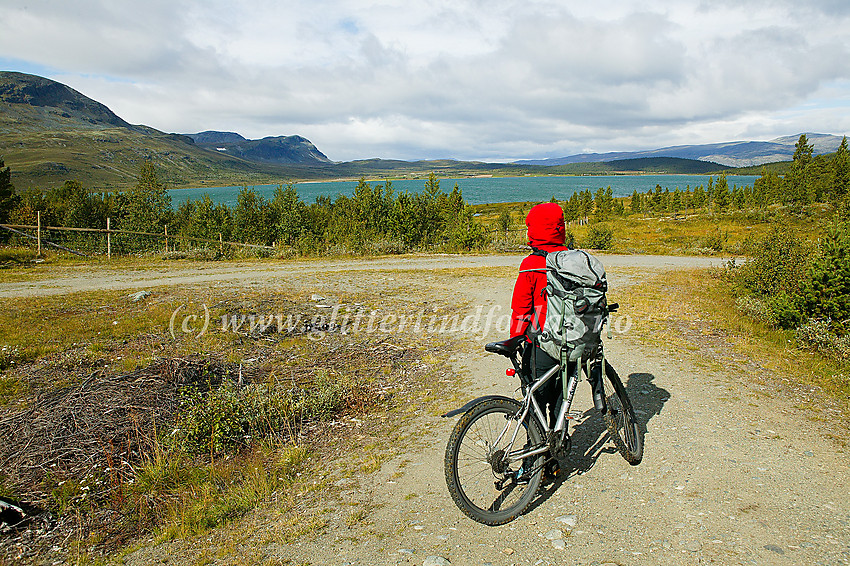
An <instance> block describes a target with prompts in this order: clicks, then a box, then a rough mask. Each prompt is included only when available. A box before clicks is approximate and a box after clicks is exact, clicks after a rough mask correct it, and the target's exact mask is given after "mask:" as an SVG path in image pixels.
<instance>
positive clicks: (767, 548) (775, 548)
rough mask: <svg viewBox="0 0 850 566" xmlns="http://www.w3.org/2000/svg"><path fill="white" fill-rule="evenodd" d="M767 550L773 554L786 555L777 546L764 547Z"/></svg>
mask: <svg viewBox="0 0 850 566" xmlns="http://www.w3.org/2000/svg"><path fill="white" fill-rule="evenodd" d="M764 549H765V550H769V551H771V552H775V553H776V554H785V551H784V550H782V549H781V548H779V547H778V546H776V545H775V544H766V545H764Z"/></svg>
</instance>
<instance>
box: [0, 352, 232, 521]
mask: <svg viewBox="0 0 850 566" xmlns="http://www.w3.org/2000/svg"><path fill="white" fill-rule="evenodd" d="M232 375H233V368H230V367H226V366H225V365H223V364H220V363H217V362H209V361H204V360H188V359H169V360H160V361H158V362H155V363H154V364H152V365H150V366H148V367H146V368H141V369H138V370H136V371H134V372H132V373H129V374H125V375H114V376H102V375H100V374H99V373H95V374H92V375H91V376H90V377H89V378H88V379H86V380H85V381H83V382H82V383H80V384H75V385H69V386H66V387H60V388H56V389H53V390H51V391H47V392H44V393H42V394H40V395H39V396H38V397H37V398H36V399H35V400H34V401H33V402H32V403H30V406H29V407H27V408H26V409H24V410H22V411H19V412H16V413H13V414H10V415H8V416H6V417H4V418H2V419H0V438H3V442H2V443H0V470H3V474H4V476H5V483H6V485H7V487H11V488H12V489H14V490H15V491H16V492H17V493H19V494H20V496H21V497H25V498H26V500H27V503H29V504H30V505H37V506H40V505H46V504H47V502H48V499H49V498H50V495H51V494H50V493H49V492H48V491H51V490H54V489H56V487H57V486H58V485H59V482H64V481H66V480H68V479H72V478H73V479H74V480H75V481H77V482H85V480H87V479H91V480H93V481H92V482H91V484H85V485H86V487H87V488H88V489H87V490H86V491H88V494H87V497H90V498H92V499H95V500H99V499H102V498H103V497H105V496H107V495H108V494H109V491H110V490H111V489H112V488H114V487H115V486H116V485H119V484H121V483H123V482H124V481H125V480H126V479H127V478H128V477H130V476H131V475H132V473H133V466H134V465H135V464H136V463H137V462H138V461H139V459H140V457H141V456H142V454H143V453H144V451H145V450H147V449H148V446H149V443H150V440H151V435H155V434H156V431H157V430H159V429H161V428H162V427H163V426H167V424H168V423H170V422H172V421H173V420H174V417H175V412H176V411H177V409H178V407H179V389H180V387H182V386H185V385H187V384H197V385H198V386H200V387H204V386H210V385H212V386H215V385H217V384H219V383H221V381H222V380H223V379H227V378H228V377H231V376H232Z"/></svg>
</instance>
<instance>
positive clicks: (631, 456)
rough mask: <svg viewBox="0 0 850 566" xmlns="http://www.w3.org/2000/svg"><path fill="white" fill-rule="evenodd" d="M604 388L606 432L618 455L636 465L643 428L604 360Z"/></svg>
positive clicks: (639, 454) (621, 385) (614, 373)
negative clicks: (612, 441)
mask: <svg viewBox="0 0 850 566" xmlns="http://www.w3.org/2000/svg"><path fill="white" fill-rule="evenodd" d="M602 384H603V387H604V389H605V404H606V411H605V415H604V420H605V425H606V426H607V427H608V434H610V435H611V438H612V439H613V440H614V444H615V445H616V446H617V450H619V452H620V455H622V456H623V458H625V459H626V461H627V462H628V463H629V464H631V465H633V466H636V465H637V464H640V461H641V460H642V459H643V430H642V429H641V426H640V424H639V423H638V421H637V418H636V417H635V411H634V409H633V408H632V403H631V401H630V400H629V396H628V395H627V394H626V388H625V387H623V382H622V381H620V376H619V375H617V372H616V371H615V370H614V368H613V367H612V366H611V364H609V363H608V361H607V360H606V361H605V377H604V378H603V379H602Z"/></svg>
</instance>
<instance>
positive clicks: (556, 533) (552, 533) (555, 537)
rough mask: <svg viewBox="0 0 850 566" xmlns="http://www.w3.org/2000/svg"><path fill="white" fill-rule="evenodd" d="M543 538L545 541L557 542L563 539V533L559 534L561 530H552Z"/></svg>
mask: <svg viewBox="0 0 850 566" xmlns="http://www.w3.org/2000/svg"><path fill="white" fill-rule="evenodd" d="M543 536H544V537H545V538H546V540H558V539H561V538H564V533H562V532H561V529H552V530H551V531H549V532H548V533H546V534H545V535H543Z"/></svg>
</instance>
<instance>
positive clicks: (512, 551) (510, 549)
mask: <svg viewBox="0 0 850 566" xmlns="http://www.w3.org/2000/svg"><path fill="white" fill-rule="evenodd" d="M502 552H504V553H505V554H507V555H508V556H510V555H511V554H513V553H514V549H513V548H510V547H508V548H506V549H505V550H503V551H502Z"/></svg>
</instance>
